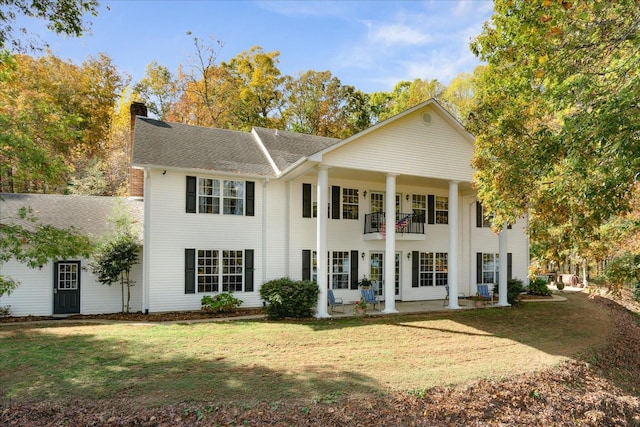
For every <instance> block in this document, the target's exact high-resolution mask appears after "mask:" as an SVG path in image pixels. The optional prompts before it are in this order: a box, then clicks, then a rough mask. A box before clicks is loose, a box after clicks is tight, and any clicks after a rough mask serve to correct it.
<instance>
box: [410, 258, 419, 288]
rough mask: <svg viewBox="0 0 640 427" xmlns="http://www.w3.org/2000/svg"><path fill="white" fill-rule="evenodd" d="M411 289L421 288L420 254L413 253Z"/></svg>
mask: <svg viewBox="0 0 640 427" xmlns="http://www.w3.org/2000/svg"><path fill="white" fill-rule="evenodd" d="M411 287H412V288H418V287H420V252H418V251H413V252H411Z"/></svg>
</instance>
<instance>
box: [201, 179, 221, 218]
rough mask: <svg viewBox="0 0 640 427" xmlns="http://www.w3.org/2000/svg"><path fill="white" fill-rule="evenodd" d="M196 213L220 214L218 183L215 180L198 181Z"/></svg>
mask: <svg viewBox="0 0 640 427" xmlns="http://www.w3.org/2000/svg"><path fill="white" fill-rule="evenodd" d="M198 212H200V213H208V214H219V213H220V181H218V180H217V179H207V178H200V179H199V180H198Z"/></svg>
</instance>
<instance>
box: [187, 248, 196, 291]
mask: <svg viewBox="0 0 640 427" xmlns="http://www.w3.org/2000/svg"><path fill="white" fill-rule="evenodd" d="M184 293H185V294H195V293H196V250H195V249H185V250H184Z"/></svg>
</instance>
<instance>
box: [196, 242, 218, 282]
mask: <svg viewBox="0 0 640 427" xmlns="http://www.w3.org/2000/svg"><path fill="white" fill-rule="evenodd" d="M218 265H219V262H218V251H210V250H199V251H198V292H218V280H219V268H218Z"/></svg>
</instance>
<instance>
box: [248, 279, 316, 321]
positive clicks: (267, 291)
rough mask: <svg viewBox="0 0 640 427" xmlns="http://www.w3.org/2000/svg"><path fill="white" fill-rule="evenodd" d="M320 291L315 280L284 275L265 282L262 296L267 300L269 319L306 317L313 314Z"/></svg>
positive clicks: (261, 291)
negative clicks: (290, 277) (294, 278)
mask: <svg viewBox="0 0 640 427" xmlns="http://www.w3.org/2000/svg"><path fill="white" fill-rule="evenodd" d="M319 292H320V290H319V289H318V285H317V284H316V283H315V282H311V281H308V280H302V281H300V280H298V281H294V280H291V279H289V278H288V277H283V278H280V279H275V280H271V281H269V282H266V283H265V284H263V285H262V287H261V288H260V297H261V298H262V299H263V300H265V301H266V306H265V308H264V311H265V314H266V315H267V317H268V318H269V319H282V318H285V317H296V318H304V317H311V316H313V313H314V307H315V306H316V304H317V302H318V293H319Z"/></svg>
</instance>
